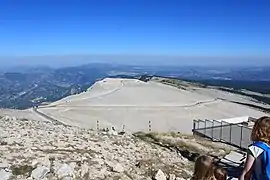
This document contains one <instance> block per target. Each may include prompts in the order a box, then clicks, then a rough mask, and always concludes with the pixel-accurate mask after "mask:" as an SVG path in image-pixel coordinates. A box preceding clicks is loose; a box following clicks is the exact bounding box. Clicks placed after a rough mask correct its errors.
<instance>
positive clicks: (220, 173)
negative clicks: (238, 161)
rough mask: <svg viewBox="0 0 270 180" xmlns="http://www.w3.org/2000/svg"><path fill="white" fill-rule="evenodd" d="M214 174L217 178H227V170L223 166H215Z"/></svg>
mask: <svg viewBox="0 0 270 180" xmlns="http://www.w3.org/2000/svg"><path fill="white" fill-rule="evenodd" d="M214 175H215V178H216V180H226V179H227V172H226V171H225V170H224V169H223V168H215V170H214Z"/></svg>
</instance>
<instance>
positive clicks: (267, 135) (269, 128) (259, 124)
mask: <svg viewBox="0 0 270 180" xmlns="http://www.w3.org/2000/svg"><path fill="white" fill-rule="evenodd" d="M251 140H252V141H262V142H265V143H267V144H269V145H270V117H266V116H265V117H261V118H259V119H257V120H256V122H255V124H254V127H253V129H252V133H251Z"/></svg>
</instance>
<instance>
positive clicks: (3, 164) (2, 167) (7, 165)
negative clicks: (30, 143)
mask: <svg viewBox="0 0 270 180" xmlns="http://www.w3.org/2000/svg"><path fill="white" fill-rule="evenodd" d="M9 167H10V165H9V164H8V163H5V162H4V163H0V169H5V168H9Z"/></svg>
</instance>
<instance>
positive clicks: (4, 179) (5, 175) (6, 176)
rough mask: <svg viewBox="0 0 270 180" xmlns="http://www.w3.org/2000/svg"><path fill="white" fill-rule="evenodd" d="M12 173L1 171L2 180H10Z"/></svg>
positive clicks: (0, 177) (0, 178)
mask: <svg viewBox="0 0 270 180" xmlns="http://www.w3.org/2000/svg"><path fill="white" fill-rule="evenodd" d="M11 175H12V174H11V173H10V172H6V171H5V170H3V169H1V170H0V180H8V179H9V178H10V177H11Z"/></svg>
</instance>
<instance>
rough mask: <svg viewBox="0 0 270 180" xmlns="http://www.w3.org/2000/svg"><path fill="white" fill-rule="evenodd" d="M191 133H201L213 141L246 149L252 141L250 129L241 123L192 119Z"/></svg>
mask: <svg viewBox="0 0 270 180" xmlns="http://www.w3.org/2000/svg"><path fill="white" fill-rule="evenodd" d="M192 131H193V133H194V134H198V135H203V136H205V137H208V138H211V139H212V140H215V141H221V142H225V143H228V144H231V145H233V146H236V147H239V148H243V149H247V147H248V145H250V144H251V143H252V141H251V140H250V135H251V132H252V129H251V128H250V127H247V126H244V125H242V124H231V123H228V122H225V121H221V122H219V121H216V120H211V121H210V120H193V130H192Z"/></svg>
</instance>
